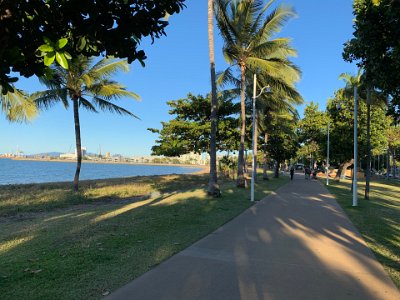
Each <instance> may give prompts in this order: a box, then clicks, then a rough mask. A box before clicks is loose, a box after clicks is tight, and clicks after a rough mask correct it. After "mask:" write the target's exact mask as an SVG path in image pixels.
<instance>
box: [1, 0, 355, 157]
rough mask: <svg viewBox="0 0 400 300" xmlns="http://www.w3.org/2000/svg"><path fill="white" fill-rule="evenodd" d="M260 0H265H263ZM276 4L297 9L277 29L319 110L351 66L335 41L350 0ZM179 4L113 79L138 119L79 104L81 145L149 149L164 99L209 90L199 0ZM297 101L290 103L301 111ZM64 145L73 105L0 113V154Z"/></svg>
mask: <svg viewBox="0 0 400 300" xmlns="http://www.w3.org/2000/svg"><path fill="white" fill-rule="evenodd" d="M266 2H267V1H265V3H266ZM275 2H276V4H280V3H282V4H285V5H289V6H292V7H293V8H294V9H295V11H296V12H297V17H296V18H293V19H292V20H290V21H289V22H288V23H287V24H286V25H285V26H284V28H283V30H282V31H281V32H280V33H279V34H278V35H277V37H290V38H291V39H292V45H293V47H294V48H295V49H296V50H297V51H298V57H296V58H293V59H292V60H293V62H294V63H295V64H296V65H298V66H299V67H300V69H301V71H302V78H301V80H300V81H299V82H298V84H297V88H298V90H299V92H300V93H301V94H302V96H303V98H304V100H305V102H306V103H309V102H311V101H313V102H316V103H318V104H319V107H320V109H322V110H324V109H325V106H326V101H327V100H328V99H329V98H330V97H332V96H333V94H334V91H335V90H337V89H338V88H341V87H343V82H341V81H339V79H338V77H339V75H340V74H341V73H344V72H349V73H353V74H354V73H355V72H356V67H355V65H352V64H349V63H347V62H345V61H343V59H342V50H343V44H344V43H345V42H346V41H347V40H349V39H351V37H352V33H353V27H352V24H353V23H352V22H353V15H352V1H351V0H324V1H321V0H285V1H279V0H276V1H275ZM186 6H187V7H186V8H185V9H184V10H183V11H181V13H179V14H177V15H173V16H171V17H170V19H169V22H170V24H169V25H168V27H167V29H166V33H167V36H164V37H162V38H161V39H157V40H155V42H154V43H153V44H152V43H151V41H150V40H143V41H142V43H141V45H140V47H141V48H142V49H144V50H145V52H146V55H147V57H148V58H147V60H146V67H144V68H143V67H141V66H140V64H139V63H137V62H134V63H133V64H132V65H131V70H130V72H129V73H122V74H119V75H118V76H117V77H116V78H115V79H116V80H117V81H119V82H121V83H123V84H124V85H125V86H127V88H128V89H129V90H130V91H133V92H135V93H137V94H139V95H140V96H141V101H139V102H138V101H136V100H131V99H121V100H120V101H119V102H118V103H117V104H119V105H121V106H123V107H125V108H127V109H129V110H130V111H132V112H133V113H134V114H135V115H137V116H139V117H140V120H137V119H134V118H132V117H128V116H122V117H121V116H119V115H115V114H110V113H107V112H104V113H103V112H100V113H98V114H94V113H90V112H86V111H83V110H82V111H81V113H80V117H81V118H80V120H81V138H82V146H83V147H86V148H87V151H88V152H92V153H98V152H99V148H100V147H101V151H102V153H103V154H104V153H105V152H106V151H109V152H110V153H111V154H122V155H125V156H144V155H150V154H151V147H152V146H153V145H154V144H155V140H156V139H157V134H153V133H151V132H149V131H148V130H147V128H161V123H160V122H162V121H168V120H170V119H172V118H173V116H171V115H169V114H168V109H169V107H168V105H167V104H166V102H167V101H170V100H177V99H181V98H185V97H186V95H187V94H188V93H192V94H196V95H205V94H206V93H208V92H209V91H210V74H209V56H208V36H207V1H205V0H203V1H200V0H187V1H186ZM222 47H223V41H222V39H221V36H220V35H219V32H218V29H217V28H216V29H215V52H216V69H217V71H222V70H224V69H225V68H226V67H227V64H226V63H225V61H224V58H223V56H222ZM17 87H18V88H20V89H23V90H25V91H28V92H35V91H39V90H44V89H45V88H44V87H43V86H41V85H40V83H39V82H38V80H37V79H36V78H34V77H32V78H29V79H26V78H21V79H20V80H19V81H18V82H17ZM303 109H304V105H303V106H299V107H298V110H299V112H300V114H302V112H303ZM17 149H19V150H20V151H23V152H24V153H25V154H35V153H43V152H51V151H57V152H72V151H74V149H75V135H74V122H73V112H72V110H71V109H69V110H65V109H64V107H62V106H61V105H59V106H54V107H52V108H50V109H49V110H47V111H43V112H41V113H40V114H39V116H38V117H37V118H36V119H35V120H34V121H33V122H32V123H30V124H12V123H9V122H7V121H6V120H5V118H4V115H0V154H1V153H15V152H16V150H17Z"/></svg>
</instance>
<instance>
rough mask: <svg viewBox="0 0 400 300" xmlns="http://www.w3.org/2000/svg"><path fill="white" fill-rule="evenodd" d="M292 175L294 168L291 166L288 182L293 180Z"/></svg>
mask: <svg viewBox="0 0 400 300" xmlns="http://www.w3.org/2000/svg"><path fill="white" fill-rule="evenodd" d="M293 175H294V166H293V165H292V166H291V167H290V180H293Z"/></svg>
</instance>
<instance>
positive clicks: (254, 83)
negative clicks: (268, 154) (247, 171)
mask: <svg viewBox="0 0 400 300" xmlns="http://www.w3.org/2000/svg"><path fill="white" fill-rule="evenodd" d="M256 89H257V75H256V74H255V73H254V78H253V140H252V141H253V143H252V149H253V162H252V164H251V167H252V169H251V171H252V172H251V202H254V184H255V178H256V156H255V152H256V151H255V149H254V148H255V141H256V130H255V125H256Z"/></svg>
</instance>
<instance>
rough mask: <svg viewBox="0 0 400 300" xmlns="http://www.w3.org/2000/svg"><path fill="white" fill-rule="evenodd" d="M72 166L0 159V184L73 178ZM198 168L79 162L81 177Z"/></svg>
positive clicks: (62, 163) (183, 170)
mask: <svg viewBox="0 0 400 300" xmlns="http://www.w3.org/2000/svg"><path fill="white" fill-rule="evenodd" d="M75 167H76V164H75V163H72V162H46V161H28V160H11V159H0V185H2V184H21V183H41V182H59V181H72V180H73V178H74V174H75ZM200 170H201V169H200V168H198V167H179V166H150V165H133V164H98V163H82V168H81V174H80V179H81V180H85V179H104V178H118V177H131V176H147V175H167V174H189V173H194V172H197V171H200Z"/></svg>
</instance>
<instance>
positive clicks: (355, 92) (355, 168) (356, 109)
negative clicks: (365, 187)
mask: <svg viewBox="0 0 400 300" xmlns="http://www.w3.org/2000/svg"><path fill="white" fill-rule="evenodd" d="M357 111H358V93H357V86H355V87H354V168H353V205H352V206H357V205H358V199H357V196H358V194H357V160H358V158H357V152H358V151H357Z"/></svg>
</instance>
